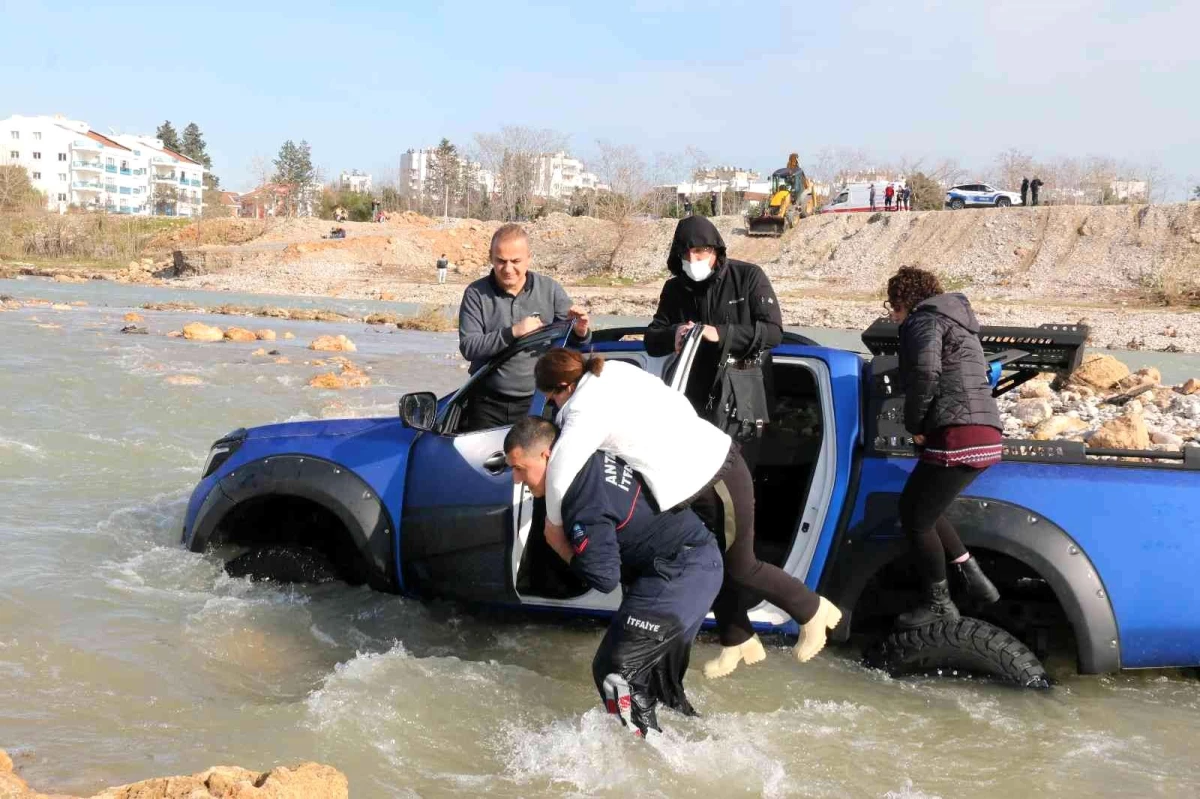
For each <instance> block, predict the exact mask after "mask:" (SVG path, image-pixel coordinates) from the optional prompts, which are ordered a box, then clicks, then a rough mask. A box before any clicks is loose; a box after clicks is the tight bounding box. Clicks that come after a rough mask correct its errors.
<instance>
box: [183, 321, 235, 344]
mask: <svg viewBox="0 0 1200 799" xmlns="http://www.w3.org/2000/svg"><path fill="white" fill-rule="evenodd" d="M183 337H184V338H186V339H187V340H188V341H224V340H225V333H224V332H223V331H222V330H221V328H219V327H213V326H212V325H206V324H204V323H203V322H189V323H188V324H186V325H184V326H183Z"/></svg>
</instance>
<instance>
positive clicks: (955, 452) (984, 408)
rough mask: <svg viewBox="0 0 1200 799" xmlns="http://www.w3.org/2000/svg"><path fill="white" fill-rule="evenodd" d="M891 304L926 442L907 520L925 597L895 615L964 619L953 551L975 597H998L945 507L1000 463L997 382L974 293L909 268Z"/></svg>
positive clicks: (920, 440)
mask: <svg viewBox="0 0 1200 799" xmlns="http://www.w3.org/2000/svg"><path fill="white" fill-rule="evenodd" d="M887 295H888V301H887V307H888V311H889V315H890V318H891V320H892V321H893V322H898V323H899V324H900V352H899V354H900V381H901V383H902V385H903V386H904V391H905V395H904V427H905V429H907V430H908V432H909V433H910V434H911V435H912V438H913V443H914V444H915V445H916V447H917V465H916V466H915V467H914V468H913V470H912V474H910V475H909V477H908V481H907V482H906V483H905V484H904V490H903V491H902V492H901V494H900V524H901V526H902V527H903V528H904V531H905V532H906V533H907V534H908V536H909V539H910V540H911V542H912V547H913V551H914V553H915V555H916V559H917V567H918V571H919V572H920V574H921V580H922V583H923V585H922V590H923V597H922V599H921V602H920V604H918V605H917V607H916V608H915V609H913V610H912V611H910V612H908V613H903V614H901V615H900V617H899V618H898V619H897V620H896V624H897V626H898V627H900V628H902V629H912V628H916V627H923V626H925V625H927V624H932V623H934V622H936V621H943V620H948V619H957V618H958V616H959V614H958V608H957V607H956V606H955V604H954V602H953V601H952V600H951V598H950V586H949V583H948V581H947V579H946V559H947V558H949V559H950V562H951V563H952V564H953V566H954V568H955V571H957V573H958V575H959V576H960V577H961V578H962V582H963V583H964V584H965V587H966V592H967V595H968V596H969V597H970V598H972V599H974V600H976V601H978V602H980V603H991V602H995V601H996V600H997V599H999V598H1000V592H999V591H997V590H996V586H994V585H992V582H991V581H990V580H989V579H988V578H987V576H986V575H985V574H984V573H983V570H982V569H981V568H980V567H979V563H978V562H977V561H976V560H975V559H974V558H972V557H971V553H970V552H968V551H967V548H966V547H965V546H963V543H962V541H961V540H960V539H959V537H958V532H957V531H956V530H955V529H954V526H953V525H951V524H950V522H949V521H947V519H946V517H945V515H944V514H945V511H946V509H947V508H949V507H950V505H951V503H953V502H954V500H955V498H957V497H958V495H959V494H961V493H962V492H963V491H964V490H966V488H967V487H968V486H970V485H971V483H972V482H974V481H975V479H976V478H977V477H979V475H980V474H982V473H983V470H984V469H986V468H988V467H989V466H991V465H992V464H995V463H998V462H999V461H1000V455H1001V451H1002V445H1001V430H1002V427H1001V424H1000V412H999V410H998V409H997V407H996V400H995V399H994V398H993V397H992V388H991V384H990V383H989V382H988V365H987V360H986V358H985V357H984V354H983V345H982V344H981V343H980V341H979V322H978V320H976V318H975V313H974V312H973V311H972V310H971V303H970V302H969V301H968V300H967V298H966V296H964V295H962V294H958V293H951V294H947V293H944V292H943V291H942V287H941V284H940V283H939V282H938V279H937V277H936V276H934V275H933V274H932V273H930V272H926V271H924V270H922V269H916V268H913V267H909V266H905V267H901V268H900V271H899V272H897V273H896V274H895V275H894V276H892V277H891V279H889V280H888V284H887Z"/></svg>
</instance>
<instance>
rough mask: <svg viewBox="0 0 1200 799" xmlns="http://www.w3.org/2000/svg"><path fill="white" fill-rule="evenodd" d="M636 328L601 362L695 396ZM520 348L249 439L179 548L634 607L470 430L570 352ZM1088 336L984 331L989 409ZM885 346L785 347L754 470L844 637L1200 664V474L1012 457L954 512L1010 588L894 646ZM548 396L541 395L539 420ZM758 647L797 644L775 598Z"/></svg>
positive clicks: (959, 655) (571, 607)
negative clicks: (555, 532) (362, 409)
mask: <svg viewBox="0 0 1200 799" xmlns="http://www.w3.org/2000/svg"><path fill="white" fill-rule="evenodd" d="M641 332H642V331H641V330H640V329H632V328H626V329H619V330H609V331H597V332H596V333H595V334H594V336H593V342H592V345H591V346H592V347H593V348H594V349H595V351H597V352H602V353H604V354H605V356H606V357H608V358H613V359H619V360H623V361H627V362H629V363H632V364H636V365H637V366H639V367H641V368H643V369H645V370H647V371H649V372H652V373H654V374H656V375H658V376H661V377H662V378H663V379H664V380H666V381H668V382H669V383H670V384H671V385H672V386H674V387H677V388H679V389H680V390H686V387H687V378H688V373H689V371H690V366H691V361H692V357H691V355H692V350H691V349H690V348H691V347H692V346H693V344H692V342H689V344H688V346H687V347H685V348H684V350H683V351H682V352H681V353H680V354H679V355H671V356H666V357H651V356H649V355H647V354H646V352H645V350H644V347H643V345H642V342H641V340H640V338H641V336H640V333H641ZM564 333H565V328H562V329H560V328H559V327H558V326H550V327H548V328H545V329H544V330H542V331H539V332H537V333H534V334H531V335H529V336H527V337H524V338H522V339H519V340H518V341H516V342H514V344H513V345H512V346H511V347H510V348H509V349H508V350H506V351H505V352H503V353H501V354H500V355H498V356H496V358H495V359H494V360H493V361H492V362H491V363H490V364H488V365H487V366H486V367H485V368H484V369H482V370H480V371H479V372H477V373H476V374H475V375H473V376H472V377H471V378H470V379H469V380H468V381H467V382H466V383H465V385H463V386H462V387H461V388H460V389H459V390H458V391H457V392H455V393H453V394H451V395H450V396H447V397H443V398H442V399H440V400H438V399H437V398H436V397H435V396H434V395H433V394H428V393H417V394H409V395H405V396H404V397H403V398H401V399H400V407H399V413H398V414H397V415H396V416H395V417H392V418H382V419H344V420H328V421H313V422H296V423H287V424H276V425H268V426H264V427H257V428H252V429H249V430H246V429H240V430H236V431H234V432H232V433H230V434H229V435H227V436H225V437H223V438H221V439H220V440H218V441H217V442H216V443H215V444H213V446H212V450H211V452H210V454H209V457H208V460H207V462H206V464H205V466H204V472H203V477H202V480H201V481H200V484H199V485H198V486H197V487H196V489H195V491H194V492H193V494H192V496H191V500H190V502H189V503H188V508H187V513H186V519H185V522H184V527H183V544H184V545H185V546H187V547H189V548H190V549H191V550H193V551H196V552H204V551H213V552H214V553H215V555H216V556H218V557H221V558H223V559H224V560H225V562H226V568H227V569H228V570H229V571H230V573H231V574H239V575H249V576H257V577H274V578H276V579H296V578H308V579H319V578H321V577H322V576H326V577H328V576H336V577H337V578H339V579H343V580H346V581H347V582H351V583H355V584H362V583H367V584H369V585H370V586H371V587H373V588H375V589H378V590H381V591H389V592H396V593H403V594H406V595H411V596H417V597H441V598H447V599H452V600H459V601H463V602H467V603H482V604H486V605H490V606H503V607H508V608H519V609H528V610H531V611H539V612H545V611H556V612H559V613H562V614H568V615H593V616H604V615H606V614H610V613H612V612H613V611H614V610H615V609H616V607H617V605H618V604H619V601H620V597H619V595H618V594H619V591H617V592H613V593H612V594H602V593H598V592H596V591H594V590H590V589H588V588H587V587H586V586H585V585H583V584H582V583H581V582H580V581H579V580H578V579H577V578H576V577H575V576H574V575H573V574H572V573H571V571H570V570H569V569H567V568H566V567H565V565H564V564H563V563H562V562H561V561H560V560H559V559H558V558H557V557H556V556H555V555H554V553H553V552H552V551H551V550H550V548H549V547H548V546H547V545H546V543H545V541H544V539H543V537H542V518H543V516H542V514H543V509H542V506H541V502H540V501H535V500H534V499H533V498H532V497H531V495H530V494H529V493H528V491H526V490H525V489H524V487H523V486H514V485H513V483H512V480H511V476H510V473H509V472H508V470H507V468H506V465H505V462H504V456H503V453H502V442H503V439H504V435H505V433H506V432H507V428H500V429H495V430H484V431H478V432H460V429H459V428H460V425H461V422H462V419H463V417H464V414H463V411H464V408H465V407H466V405H467V403H469V402H470V401H471V397H472V396H473V394H474V391H475V390H476V388H477V386H478V385H479V384H480V380H481V379H482V378H484V377H485V376H486V374H487V373H488V372H489V371H490V370H492V369H495V368H496V367H497V366H498V365H499V364H501V363H503V362H504V361H506V360H507V359H509V358H515V357H523V358H528V357H535V356H536V355H537V354H539V353H541V352H543V351H545V350H547V349H549V348H550V347H552V346H554V345H556V344H558V343H560V342H561V341H562V340H563V334H564ZM1086 336H1087V330H1086V328H1079V327H1072V326H1052V325H1047V326H1043V327H1041V328H984V330H983V332H982V335H981V338H982V340H983V343H984V348H985V350H986V351H987V353H988V355H989V358H990V359H991V362H992V366H993V376H994V384H995V389H994V390H995V393H997V394H1000V393H1003V392H1005V391H1008V390H1011V389H1013V388H1015V387H1016V386H1018V385H1020V384H1021V383H1022V382H1024V381H1026V380H1028V379H1030V378H1032V377H1034V376H1036V375H1037V374H1039V373H1041V372H1048V371H1053V372H1057V373H1059V374H1062V375H1066V374H1069V373H1070V372H1071V371H1072V370H1073V369H1074V368H1075V367H1076V366H1078V364H1079V361H1080V358H1081V356H1082V352H1083V346H1084V341H1085V340H1086ZM863 341H864V343H865V344H866V346H867V348H868V349H869V351H870V352H871V354H872V355H871V357H865V356H864V355H860V354H857V353H853V352H848V351H845V350H840V349H833V348H829V347H823V346H818V345H817V344H816V343H815V342H813V341H811V340H809V339H806V338H803V337H801V336H796V335H794V334H787V335H786V336H785V338H784V341H783V343H781V344H780V345H779V346H778V347H776V348H775V349H774V351H773V367H772V369H773V376H774V387H773V402H774V408H773V413H772V419H771V423H770V424H769V425H768V426H767V428H766V431H765V433H764V435H763V439H762V442H761V451H760V455H759V461H758V465H757V468H756V470H755V475H754V477H755V492H756V501H757V506H758V513H757V522H758V529H757V531H756V535H757V545H758V554H759V556H760V557H761V558H763V559H764V560H768V561H771V562H773V563H775V564H777V565H779V566H780V567H782V568H784V569H786V570H787V571H788V572H790V573H792V574H795V575H797V576H798V577H800V578H801V579H803V580H804V581H805V582H806V583H807V584H808V585H809V586H810V587H812V588H814V589H816V590H818V591H819V592H820V593H821V594H823V595H825V596H827V597H829V598H830V599H831V600H832V601H833V602H835V603H836V604H837V605H839V606H840V607H841V608H842V610H843V612H844V617H843V621H842V623H841V624H840V625H839V627H838V628H837V629H836V630H835V631H834V635H833V637H834V640H836V641H841V642H845V643H847V644H854V645H859V646H863V647H864V648H865V649H866V651H867V652H868V659H869V660H870V661H873V662H876V663H877V664H878V665H881V666H883V667H885V668H888V669H890V670H891V671H893V672H894V673H905V672H909V671H916V670H921V671H930V670H932V669H934V668H943V667H944V668H950V669H956V670H957V669H963V670H967V671H971V672H983V673H988V674H991V675H994V676H997V677H1000V678H1003V679H1008V680H1012V681H1015V682H1018V683H1021V684H1024V685H1030V686H1038V685H1044V684H1045V683H1046V676H1045V672H1044V670H1043V667H1042V665H1041V663H1040V659H1041V658H1044V657H1045V654H1046V653H1047V652H1050V651H1056V652H1064V651H1065V652H1068V653H1070V654H1071V655H1072V656H1073V658H1074V660H1075V662H1076V664H1077V667H1078V671H1079V672H1081V673H1085V674H1093V673H1104V672H1115V671H1118V670H1121V669H1132V668H1145V667H1166V666H1195V665H1200V591H1197V590H1196V587H1195V583H1194V582H1193V581H1194V580H1196V579H1197V577H1198V576H1200V516H1198V515H1197V513H1196V511H1195V508H1196V505H1195V504H1194V503H1195V502H1196V497H1198V496H1200V457H1197V454H1198V453H1197V450H1195V449H1187V450H1185V452H1184V453H1162V452H1132V451H1126V450H1120V451H1108V450H1095V449H1088V448H1086V447H1085V446H1084V445H1083V444H1080V443H1075V442H1065V441H1062V442H1035V441H1017V440H1006V442H1005V456H1004V460H1003V462H1002V463H1000V464H998V465H997V466H995V467H993V468H991V469H989V470H988V471H987V472H986V473H985V474H984V475H983V476H982V477H981V478H980V479H979V480H977V481H976V482H975V483H974V484H972V486H971V487H970V489H969V490H968V492H967V493H966V495H964V496H963V497H961V498H960V499H959V500H957V502H956V503H955V504H954V506H953V507H952V509H951V510H950V511H949V514H950V516H951V518H952V521H953V522H954V523H955V525H956V526H957V527H958V529H959V531H960V533H961V535H962V538H963V541H964V542H965V543H966V544H967V545H968V546H969V547H970V548H971V550H972V552H973V553H974V554H975V556H976V557H978V558H979V559H980V561H981V563H982V564H983V565H984V567H985V569H986V571H987V573H988V575H989V576H990V577H991V578H992V580H993V581H994V582H995V583H996V585H997V586H998V587H999V589H1000V592H1001V594H1002V599H1001V601H1000V602H998V603H995V604H993V605H991V606H988V607H985V608H971V607H969V606H964V607H963V611H964V618H963V619H962V620H961V621H957V622H950V623H939V624H937V625H933V626H931V627H927V628H922V629H920V630H917V631H912V632H905V633H901V632H895V631H893V621H894V617H895V615H896V613H897V612H898V611H899V610H901V609H903V608H905V607H907V606H908V605H909V604H910V603H911V602H913V601H914V599H915V590H916V587H917V580H916V575H915V572H914V571H913V568H912V565H911V564H910V562H909V559H908V556H907V550H908V548H907V543H906V540H905V538H904V535H903V533H902V531H901V530H900V529H898V527H897V521H896V518H897V514H896V502H897V498H898V496H899V493H900V490H901V487H902V486H903V484H904V481H905V478H906V477H907V475H908V473H909V471H910V469H911V468H912V467H913V465H914V463H915V458H914V452H913V449H912V444H911V440H910V439H909V437H908V436H907V434H906V433H905V432H904V429H903V426H902V424H901V417H902V413H901V410H902V406H903V401H904V397H903V393H902V389H901V388H900V386H899V385H898V383H897V380H896V367H897V358H896V355H895V352H896V347H897V344H898V335H897V330H896V327H895V326H894V325H890V324H888V323H887V322H884V321H880V322H877V323H876V324H874V325H873V326H872V327H871V328H869V329H868V330H867V331H866V332H865V333H864V334H863ZM543 408H544V399H543V398H542V397H541V396H540V395H539V396H535V397H534V402H533V406H532V408H531V412H532V413H540V412H542V411H543ZM751 619H752V620H753V621H754V622H755V624H756V625H757V626H758V627H759V628H760V629H761V630H763V631H776V632H781V633H784V634H788V633H791V634H795V631H796V627H795V623H794V622H792V621H791V620H790V619H788V618H787V617H786V616H785V615H784V614H783V613H782V612H781V611H779V609H777V608H775V607H774V606H772V605H770V604H767V603H764V604H762V605H760V606H759V607H758V608H756V609H755V610H754V612H753V613H752V614H751Z"/></svg>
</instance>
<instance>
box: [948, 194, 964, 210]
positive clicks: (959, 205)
mask: <svg viewBox="0 0 1200 799" xmlns="http://www.w3.org/2000/svg"><path fill="white" fill-rule="evenodd" d="M964 205H966V203H964V202H963V201H962V198H960V197H955V198H954V199H953V200H951V201H950V207H951V208H953V209H954V210H955V211H961V210H962V209H963V206H964Z"/></svg>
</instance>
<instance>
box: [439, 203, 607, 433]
mask: <svg viewBox="0 0 1200 799" xmlns="http://www.w3.org/2000/svg"><path fill="white" fill-rule="evenodd" d="M489 257H490V259H491V262H492V270H491V272H489V273H488V274H487V276H485V277H482V278H480V279H479V280H476V281H475V282H473V283H471V284H470V285H469V286H467V288H466V290H465V291H463V296H462V302H461V304H460V306H459V312H458V349H459V352H461V353H462V356H463V357H464V358H466V359H467V360H468V361H470V367H469V369H468V372H469V374H475V373H476V372H477V371H479V370H480V369H481V368H483V366H484V365H485V364H487V363H488V361H489V360H490V359H491V358H492V357H493V356H495V355H497V354H499V353H500V352H502V351H503V350H504V349H505V348H506V347H508V345H510V344H512V343H513V342H514V341H515V340H517V339H518V338H520V337H521V336H524V335H527V334H529V333H532V332H534V331H535V330H538V329H540V328H541V327H542V326H544V325H548V324H552V323H554V322H557V321H560V320H563V319H573V320H574V325H573V327H572V330H571V335H570V342H571V343H573V344H575V345H576V346H581V345H585V344H587V343H588V342H589V341H590V339H591V332H590V331H589V329H588V314H587V311H586V310H584V309H583V308H581V307H578V306H573V305H571V298H570V297H568V296H567V292H566V291H565V290H564V289H563V287H562V286H560V285H559V284H558V282H557V281H555V280H554V279H553V278H550V277H546V276H545V275H541V274H538V273H536V272H531V271H530V270H529V266H530V264H531V263H532V256H531V254H530V252H529V235H528V234H527V233H526V232H525V229H524V228H522V227H521V226H520V225H518V224H515V223H510V224H507V225H501V226H500V227H499V228H497V230H496V232H495V233H494V234H493V235H492V243H491V249H490V251H489ZM535 360H536V353H526V354H519V355H516V356H514V357H513V358H510V359H509V360H508V361H506V362H505V363H504V364H502V365H501V366H500V367H498V368H497V369H495V370H493V371H492V372H491V373H490V374H489V375H488V376H487V378H486V383H485V384H484V385H481V386H480V387H479V389H478V390H476V392H475V393H474V395H473V396H472V397H471V398H470V400H469V401H468V403H467V415H466V422H465V425H464V427H463V431H464V432H466V431H473V430H487V429H490V428H496V427H504V426H505V425H510V424H513V423H514V422H516V421H517V420H518V419H520V418H521V417H523V416H525V414H526V413H528V412H529V404H530V402H531V401H532V400H533V390H534V386H533V367H534V362H535Z"/></svg>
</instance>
